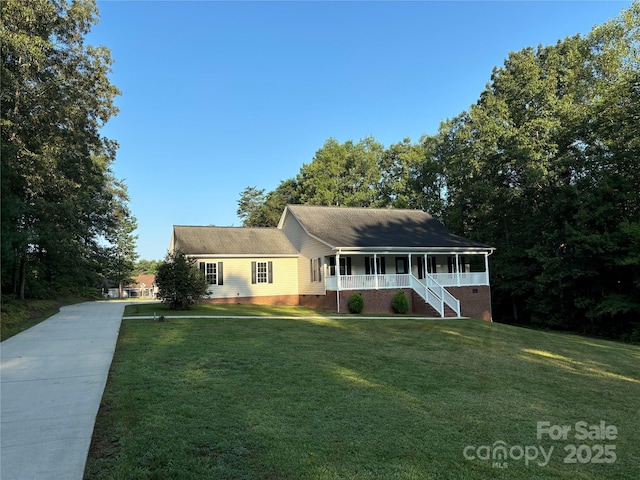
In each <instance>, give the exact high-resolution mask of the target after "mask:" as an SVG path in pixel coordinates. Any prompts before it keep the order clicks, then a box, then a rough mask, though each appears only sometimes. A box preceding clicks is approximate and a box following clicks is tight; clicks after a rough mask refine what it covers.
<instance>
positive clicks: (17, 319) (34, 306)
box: [0, 296, 90, 340]
mask: <svg viewBox="0 0 640 480" xmlns="http://www.w3.org/2000/svg"><path fill="white" fill-rule="evenodd" d="M89 300H90V299H88V298H83V297H63V298H58V299H55V300H18V299H15V298H13V297H8V296H7V297H2V304H1V306H0V310H1V316H2V322H1V326H0V339H1V340H6V339H7V338H10V337H13V336H14V335H17V334H18V333H20V332H22V331H23V330H26V329H28V328H31V327H33V326H34V325H37V324H38V323H40V322H42V321H44V320H46V319H48V318H49V317H51V316H52V315H55V314H56V313H58V312H59V311H60V307H63V306H65V305H72V304H74V303H80V302H86V301H89Z"/></svg>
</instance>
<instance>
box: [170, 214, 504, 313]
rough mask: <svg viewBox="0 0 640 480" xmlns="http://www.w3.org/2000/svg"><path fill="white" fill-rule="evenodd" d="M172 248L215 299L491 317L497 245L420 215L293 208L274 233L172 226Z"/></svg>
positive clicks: (267, 229) (281, 220)
mask: <svg viewBox="0 0 640 480" xmlns="http://www.w3.org/2000/svg"><path fill="white" fill-rule="evenodd" d="M170 250H171V251H174V250H180V251H182V252H183V253H184V254H185V255H187V256H188V257H189V258H193V259H195V260H196V262H197V264H198V266H199V268H200V269H201V271H202V272H203V275H205V277H206V279H207V281H208V282H209V289H208V301H210V302H213V303H258V304H283V305H304V306H311V307H315V308H323V309H328V310H335V311H338V312H346V311H347V301H348V299H349V297H350V296H351V294H352V293H353V292H355V291H357V292H360V293H361V294H362V295H363V297H364V299H365V312H387V311H390V309H391V297H392V296H393V295H394V294H395V293H396V292H397V291H398V290H402V291H404V292H405V293H406V294H407V296H408V298H409V299H410V304H411V311H412V312H413V313H415V314H421V315H429V316H441V317H445V316H468V317H475V318H482V319H484V320H490V319H491V292H490V285H489V260H488V257H489V255H491V253H493V250H494V249H493V248H492V247H490V246H487V245H484V244H481V243H479V242H475V241H473V240H469V239H466V238H463V237H459V236H457V235H454V234H452V233H451V232H449V230H447V229H446V228H445V227H444V225H442V223H440V222H439V221H438V220H436V219H434V218H433V217H432V216H431V215H429V214H427V213H425V212H422V211H419V210H401V209H372V208H349V207H320V206H307V205H287V207H286V208H285V210H284V212H283V213H282V216H281V218H280V222H279V224H278V226H277V228H247V227H205V226H174V227H173V235H172V238H171V243H170Z"/></svg>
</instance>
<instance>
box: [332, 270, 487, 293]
mask: <svg viewBox="0 0 640 480" xmlns="http://www.w3.org/2000/svg"><path fill="white" fill-rule="evenodd" d="M412 276H413V275H409V274H404V275H402V274H395V275H341V276H340V290H375V289H376V288H410V287H412V283H411V280H410V277H412ZM429 277H430V278H432V279H433V280H434V281H435V282H436V283H438V284H439V285H441V286H443V287H471V286H479V285H489V275H487V272H469V273H432V274H429ZM414 278H415V277H414ZM416 280H418V279H416ZM376 282H377V283H376ZM419 283H422V282H419ZM326 285H327V290H337V277H336V276H331V277H327V283H326Z"/></svg>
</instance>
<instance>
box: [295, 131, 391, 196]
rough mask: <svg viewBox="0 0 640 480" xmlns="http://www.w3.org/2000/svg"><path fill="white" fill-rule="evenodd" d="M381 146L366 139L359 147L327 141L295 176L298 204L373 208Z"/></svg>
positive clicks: (333, 140) (378, 176)
mask: <svg viewBox="0 0 640 480" xmlns="http://www.w3.org/2000/svg"><path fill="white" fill-rule="evenodd" d="M382 151H383V146H382V145H381V144H379V143H378V142H376V141H375V140H374V139H373V138H371V137H367V138H365V139H363V140H360V141H359V142H358V143H353V142H352V141H351V140H349V141H347V142H345V143H342V144H341V143H339V142H338V141H337V140H335V139H333V138H330V139H329V140H327V141H326V142H325V144H324V145H323V146H322V148H320V150H318V151H317V152H316V154H315V156H314V158H313V160H312V161H311V163H308V164H305V165H303V166H302V168H301V169H300V173H299V174H298V176H297V179H296V180H297V182H298V185H299V192H300V201H301V202H302V203H306V204H310V205H341V206H349V207H368V206H376V205H377V199H378V184H379V182H380V168H379V164H380V157H381V155H382Z"/></svg>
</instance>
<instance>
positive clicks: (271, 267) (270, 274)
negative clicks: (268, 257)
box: [267, 262, 273, 283]
mask: <svg viewBox="0 0 640 480" xmlns="http://www.w3.org/2000/svg"><path fill="white" fill-rule="evenodd" d="M268 268H269V270H267V272H268V275H269V283H273V262H269V265H268Z"/></svg>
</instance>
